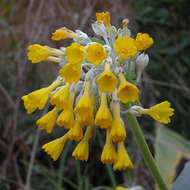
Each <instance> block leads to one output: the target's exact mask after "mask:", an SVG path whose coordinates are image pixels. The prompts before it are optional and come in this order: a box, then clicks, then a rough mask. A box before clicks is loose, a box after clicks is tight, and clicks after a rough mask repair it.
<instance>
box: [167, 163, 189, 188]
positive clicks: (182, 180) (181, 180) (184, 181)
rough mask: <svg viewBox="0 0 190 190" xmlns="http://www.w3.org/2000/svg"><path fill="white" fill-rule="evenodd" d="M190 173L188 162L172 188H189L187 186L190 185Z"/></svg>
mask: <svg viewBox="0 0 190 190" xmlns="http://www.w3.org/2000/svg"><path fill="white" fill-rule="evenodd" d="M189 174H190V162H188V163H187V164H186V165H185V168H184V169H183V171H182V172H181V174H180V175H179V177H178V178H177V180H176V181H175V183H174V185H173V186H172V188H171V189H170V190H179V189H187V187H190V180H189V176H190V175H189Z"/></svg>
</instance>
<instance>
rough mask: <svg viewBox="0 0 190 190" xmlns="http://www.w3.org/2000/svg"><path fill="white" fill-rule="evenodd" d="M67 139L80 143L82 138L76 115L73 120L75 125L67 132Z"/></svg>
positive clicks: (81, 130)
mask: <svg viewBox="0 0 190 190" xmlns="http://www.w3.org/2000/svg"><path fill="white" fill-rule="evenodd" d="M68 137H69V139H70V140H75V141H80V140H81V139H82V137H83V129H82V126H81V125H80V123H79V117H78V115H77V116H76V118H75V124H74V126H73V127H71V129H70V130H69V133H68Z"/></svg>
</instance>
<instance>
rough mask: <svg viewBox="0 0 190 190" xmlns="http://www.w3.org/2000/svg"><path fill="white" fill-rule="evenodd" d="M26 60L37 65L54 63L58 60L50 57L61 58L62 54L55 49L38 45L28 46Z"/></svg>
mask: <svg viewBox="0 0 190 190" xmlns="http://www.w3.org/2000/svg"><path fill="white" fill-rule="evenodd" d="M27 55H28V59H29V60H30V61H32V63H39V62H41V61H46V60H49V61H53V60H54V61H55V62H56V60H57V62H59V59H56V58H53V57H51V56H61V55H62V52H61V51H60V50H58V49H55V48H50V47H48V46H41V45H39V44H34V45H30V46H29V47H28V54H27Z"/></svg>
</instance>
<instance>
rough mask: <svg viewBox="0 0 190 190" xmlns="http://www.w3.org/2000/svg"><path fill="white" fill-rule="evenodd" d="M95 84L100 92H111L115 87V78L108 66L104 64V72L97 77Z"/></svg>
mask: <svg viewBox="0 0 190 190" xmlns="http://www.w3.org/2000/svg"><path fill="white" fill-rule="evenodd" d="M97 84H98V87H99V89H100V91H101V92H113V91H114V90H115V88H116V85H117V78H116V77H115V75H114V74H113V73H112V72H111V71H110V65H109V63H108V62H106V63H105V69H104V72H103V73H102V74H101V75H100V76H99V77H98V79H97Z"/></svg>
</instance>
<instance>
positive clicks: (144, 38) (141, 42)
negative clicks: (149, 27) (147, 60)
mask: <svg viewBox="0 0 190 190" xmlns="http://www.w3.org/2000/svg"><path fill="white" fill-rule="evenodd" d="M153 42H154V41H153V39H152V38H151V37H150V36H149V34H146V33H145V34H142V33H138V34H137V36H136V41H135V43H136V47H137V50H145V49H147V48H149V47H150V46H151V45H152V44H153Z"/></svg>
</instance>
